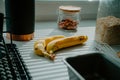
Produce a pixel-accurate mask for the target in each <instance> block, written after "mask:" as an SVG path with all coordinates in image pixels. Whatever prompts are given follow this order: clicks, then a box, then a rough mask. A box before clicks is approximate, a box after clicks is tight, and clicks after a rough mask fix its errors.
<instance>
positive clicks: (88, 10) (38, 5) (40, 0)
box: [35, 0, 99, 21]
mask: <svg viewBox="0 0 120 80" xmlns="http://www.w3.org/2000/svg"><path fill="white" fill-rule="evenodd" d="M35 1H36V2H35V18H36V21H46V20H56V19H57V10H58V7H59V6H61V5H75V6H79V7H81V8H82V9H81V12H80V16H81V18H82V19H83V20H84V19H96V15H97V9H98V4H99V1H98V0H35Z"/></svg>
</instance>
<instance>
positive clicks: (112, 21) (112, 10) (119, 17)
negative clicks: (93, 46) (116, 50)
mask: <svg viewBox="0 0 120 80" xmlns="http://www.w3.org/2000/svg"><path fill="white" fill-rule="evenodd" d="M95 40H96V41H97V42H100V43H107V44H110V45H111V44H120V0H100V2H99V8H98V14H97V20H96V31H95Z"/></svg>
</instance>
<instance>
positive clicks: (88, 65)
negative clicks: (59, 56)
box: [64, 53, 120, 80]
mask: <svg viewBox="0 0 120 80" xmlns="http://www.w3.org/2000/svg"><path fill="white" fill-rule="evenodd" d="M64 62H65V64H66V65H67V67H68V71H69V74H70V80H120V64H119V63H118V62H117V61H116V60H115V59H113V58H112V57H108V56H105V55H103V54H101V53H90V54H85V55H79V56H75V57H68V58H66V59H64Z"/></svg>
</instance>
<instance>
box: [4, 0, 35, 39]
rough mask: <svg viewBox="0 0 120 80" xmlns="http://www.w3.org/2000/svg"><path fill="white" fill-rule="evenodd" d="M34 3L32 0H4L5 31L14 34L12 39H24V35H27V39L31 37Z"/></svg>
mask: <svg viewBox="0 0 120 80" xmlns="http://www.w3.org/2000/svg"><path fill="white" fill-rule="evenodd" d="M34 3H35V1H34V0H5V12H6V18H7V19H6V26H7V31H8V32H9V33H12V34H13V36H15V38H14V37H13V39H15V40H16V38H18V40H24V38H25V37H28V40H29V39H32V37H33V33H34V22H35V19H34V15H35V6H34V5H35V4H34ZM25 35H27V36H25ZM28 35H29V36H28ZM22 36H23V38H22ZM19 37H21V38H19ZM30 37H31V38H30ZM25 40H26V38H25Z"/></svg>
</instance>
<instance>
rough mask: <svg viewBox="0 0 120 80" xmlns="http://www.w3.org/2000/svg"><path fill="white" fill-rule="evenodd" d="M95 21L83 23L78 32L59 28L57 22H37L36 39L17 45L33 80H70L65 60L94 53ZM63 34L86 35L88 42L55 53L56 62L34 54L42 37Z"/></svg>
mask: <svg viewBox="0 0 120 80" xmlns="http://www.w3.org/2000/svg"><path fill="white" fill-rule="evenodd" d="M94 32H95V21H83V22H81V25H80V27H78V30H77V31H76V32H69V31H64V30H60V29H58V28H57V24H56V22H37V23H36V24H35V33H34V39H33V40H31V41H26V42H20V41H14V43H16V44H17V46H18V48H19V50H20V53H21V55H22V57H23V59H24V61H25V63H26V65H27V67H28V69H29V71H30V73H31V76H32V77H33V80H69V74H68V70H67V67H66V65H65V64H64V63H63V58H64V57H68V56H75V55H81V54H85V53H88V52H91V51H93V50H92V49H91V48H92V47H91V45H92V42H93V40H94ZM57 34H63V35H65V36H71V35H80V34H84V35H87V36H88V41H87V42H86V43H85V44H84V45H79V46H74V47H70V48H66V49H63V50H60V51H57V52H55V54H56V58H55V61H50V60H49V59H47V58H44V57H40V56H37V55H35V54H34V51H33V44H34V42H35V41H36V40H38V39H39V38H41V37H47V36H51V35H57Z"/></svg>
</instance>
